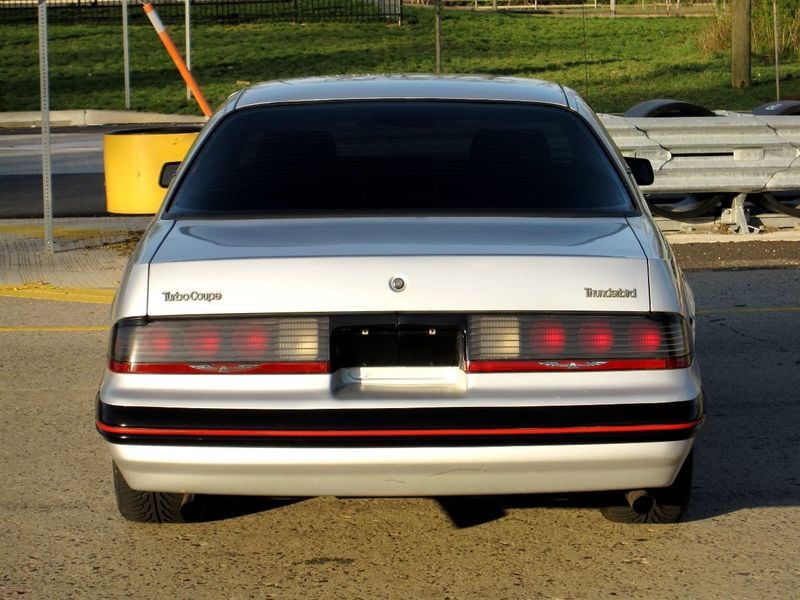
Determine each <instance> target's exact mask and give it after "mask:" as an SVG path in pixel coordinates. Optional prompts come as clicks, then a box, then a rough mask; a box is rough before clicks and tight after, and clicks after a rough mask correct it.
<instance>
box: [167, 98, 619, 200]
mask: <svg viewBox="0 0 800 600" xmlns="http://www.w3.org/2000/svg"><path fill="white" fill-rule="evenodd" d="M633 209H634V206H633V204H632V201H631V198H630V196H629V193H628V191H627V190H626V188H625V186H624V185H623V184H622V182H621V181H620V178H619V175H618V173H617V172H616V171H615V169H614V167H613V166H612V164H611V161H610V160H609V158H608V156H607V155H606V153H605V152H604V151H603V149H602V148H601V146H600V144H599V143H598V141H597V140H596V139H595V137H594V136H593V135H592V133H591V132H590V131H589V129H588V127H587V126H586V125H585V124H584V123H583V121H582V120H581V119H580V118H579V117H577V116H576V115H575V114H573V113H571V112H569V111H567V110H563V109H559V108H556V107H549V106H536V105H524V104H502V103H479V102H385V101H384V102H342V103H326V104H305V105H294V106H271V107H258V108H254V109H248V110H244V111H241V112H238V113H234V114H232V115H231V116H229V117H227V118H226V119H225V120H224V121H222V122H221V123H220V124H219V126H218V127H217V128H216V130H215V131H214V132H213V133H212V134H211V135H210V136H209V138H208V139H207V140H206V142H205V143H204V144H203V147H202V148H201V149H200V151H199V153H198V154H197V156H196V157H195V159H194V161H193V163H192V164H191V165H190V167H189V170H188V172H187V173H186V176H185V177H183V178H182V182H181V183H180V185H179V187H178V189H177V190H176V192H175V194H174V196H173V199H172V202H171V204H170V207H169V211H168V212H169V214H170V215H172V216H178V215H182V214H183V215H195V214H208V213H211V214H219V215H227V214H245V215H247V214H287V215H288V214H292V215H296V214H298V213H300V214H303V213H313V214H315V215H319V214H320V213H322V214H325V213H336V214H341V213H342V212H345V213H357V214H395V213H397V214H497V213H501V214H502V213H525V214H568V215H570V214H572V215H575V214H578V215H584V214H620V213H630V212H631V211H632V210H633Z"/></svg>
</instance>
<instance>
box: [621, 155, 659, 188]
mask: <svg viewBox="0 0 800 600" xmlns="http://www.w3.org/2000/svg"><path fill="white" fill-rule="evenodd" d="M625 162H627V163H628V167H630V170H631V174H632V175H633V179H634V181H636V183H638V184H639V185H651V184H652V183H653V181H655V175H654V174H653V165H651V164H650V161H649V160H647V159H646V158H629V157H627V156H626V157H625Z"/></svg>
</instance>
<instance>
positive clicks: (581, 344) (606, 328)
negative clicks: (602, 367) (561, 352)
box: [578, 321, 614, 356]
mask: <svg viewBox="0 0 800 600" xmlns="http://www.w3.org/2000/svg"><path fill="white" fill-rule="evenodd" d="M613 346H614V331H613V330H612V329H611V326H610V325H609V324H608V323H605V322H603V321H589V322H588V323H584V324H583V325H581V326H580V329H579V330H578V348H579V349H580V351H581V353H585V354H587V355H594V356H599V355H603V354H606V353H608V351H609V350H611V348H612V347H613Z"/></svg>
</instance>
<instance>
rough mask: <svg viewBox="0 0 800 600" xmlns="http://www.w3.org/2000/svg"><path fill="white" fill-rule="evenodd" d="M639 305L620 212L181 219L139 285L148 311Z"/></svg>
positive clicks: (638, 260) (630, 238)
mask: <svg viewBox="0 0 800 600" xmlns="http://www.w3.org/2000/svg"><path fill="white" fill-rule="evenodd" d="M396 278H401V279H402V280H403V282H404V283H405V286H404V288H403V289H402V290H401V291H395V290H393V289H392V285H391V282H392V280H393V279H396ZM649 309H650V298H649V290H648V268H647V260H646V257H645V255H644V252H643V250H642V248H641V246H640V244H639V242H638V240H637V239H636V236H635V235H634V233H633V231H632V230H631V228H630V227H629V225H628V223H627V221H626V219H625V218H623V217H618V218H614V217H607V218H593V219H589V218H496V217H487V218H479V217H470V218H439V217H429V218H422V217H420V218H352V217H350V218H346V219H339V218H308V219H258V220H253V219H248V220H202V221H201V220H181V221H178V222H177V223H176V224H175V227H174V228H173V229H172V231H170V233H169V234H168V235H167V237H166V238H165V240H164V242H163V243H162V244H161V246H160V248H159V249H158V251H157V252H156V253H155V255H154V257H153V260H152V261H151V264H150V279H149V293H148V313H149V314H151V315H187V314H234V313H236V314H261V313H283V314H286V313H289V314H290V313H341V312H345V313H352V312H487V311H542V310H544V311H547V310H550V311H633V312H646V311H648V310H649Z"/></svg>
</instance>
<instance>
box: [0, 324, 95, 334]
mask: <svg viewBox="0 0 800 600" xmlns="http://www.w3.org/2000/svg"><path fill="white" fill-rule="evenodd" d="M86 331H108V327H106V326H105V325H86V326H83V327H80V326H77V327H68V326H64V327H60V326H53V327H46V326H39V327H35V326H31V327H24V326H19V327H0V333H81V332H86Z"/></svg>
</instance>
